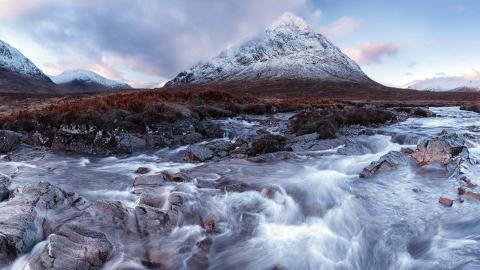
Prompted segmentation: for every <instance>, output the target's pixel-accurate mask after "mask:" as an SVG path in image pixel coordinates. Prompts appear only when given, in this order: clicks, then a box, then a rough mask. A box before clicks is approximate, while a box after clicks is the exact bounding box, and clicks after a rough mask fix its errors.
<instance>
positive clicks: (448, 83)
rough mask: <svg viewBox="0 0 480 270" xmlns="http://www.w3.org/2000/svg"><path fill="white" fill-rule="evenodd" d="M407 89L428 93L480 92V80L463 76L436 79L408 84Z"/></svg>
mask: <svg viewBox="0 0 480 270" xmlns="http://www.w3.org/2000/svg"><path fill="white" fill-rule="evenodd" d="M407 88H409V89H416V90H428V91H439V92H445V91H480V80H469V79H465V78H464V77H461V76H450V77H435V78H429V79H425V80H418V81H414V82H411V83H409V84H407Z"/></svg>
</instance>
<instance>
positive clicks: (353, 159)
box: [0, 108, 480, 270]
mask: <svg viewBox="0 0 480 270" xmlns="http://www.w3.org/2000/svg"><path fill="white" fill-rule="evenodd" d="M432 110H433V111H435V112H436V113H437V115H438V116H437V117H436V118H410V119H408V120H407V121H405V122H402V123H398V124H395V125H392V126H386V127H382V128H378V129H377V131H378V132H377V133H378V134H384V135H374V136H362V137H361V138H359V139H361V140H362V141H365V142H366V143H365V145H367V146H368V147H369V149H370V150H371V153H368V154H364V155H351V156H346V155H341V154H338V153H337V151H336V150H337V149H336V148H335V149H330V150H327V151H318V152H305V153H297V154H298V158H297V159H292V160H283V161H277V162H272V163H252V162H250V161H247V160H241V159H233V160H232V159H228V160H222V161H219V162H209V163H205V164H191V163H184V162H183V161H182V160H181V154H182V151H183V150H185V148H181V149H177V150H161V151H158V152H154V153H139V154H136V155H134V156H131V157H107V158H99V157H86V156H80V155H66V154H59V153H54V152H50V151H43V150H33V149H30V148H26V147H25V148H22V149H21V150H20V151H18V152H17V153H15V158H14V160H16V161H15V162H9V161H0V172H1V173H3V174H7V175H15V178H14V180H13V183H12V184H13V186H14V187H15V186H21V185H24V184H26V183H29V182H32V181H39V180H46V181H50V182H51V183H53V184H56V185H59V186H60V187H61V188H64V189H65V190H69V191H74V192H76V193H78V194H79V195H81V196H84V197H85V198H87V199H89V200H92V201H93V200H118V201H121V202H122V203H124V204H125V205H126V206H127V207H130V208H132V207H134V206H135V205H136V203H137V199H138V194H135V193H132V189H131V186H132V182H133V179H134V177H135V174H134V171H135V169H136V168H138V167H139V166H144V167H148V168H150V169H151V170H152V171H151V172H150V173H151V174H155V173H158V172H161V171H164V170H168V171H171V172H177V171H180V170H191V171H192V174H193V175H195V177H196V178H197V179H202V180H205V181H209V180H210V181H213V180H215V179H218V178H219V177H221V176H228V178H231V179H236V180H238V181H241V182H243V183H246V184H250V185H254V186H258V187H260V188H259V189H257V190H250V191H246V192H241V193H239V192H227V193H214V192H210V191H209V190H208V189H200V188H198V187H197V186H196V185H195V182H194V183H182V184H178V183H168V184H165V187H163V189H162V191H161V192H163V193H162V194H164V196H168V194H169V193H170V192H171V191H172V190H173V189H176V190H182V191H183V192H186V193H188V194H189V196H191V197H192V198H193V199H192V201H191V203H192V207H197V208H201V209H204V211H205V212H207V213H208V214H209V215H211V216H214V217H216V220H219V223H218V224H217V227H218V228H219V231H220V232H219V233H218V234H216V235H214V236H213V237H212V240H213V243H212V246H211V248H210V250H209V253H208V269H325V270H330V269H332V270H341V269H342V270H343V269H345V270H347V269H368V270H371V269H379V270H383V269H392V270H393V269H435V270H437V269H480V242H479V241H480V215H479V214H478V213H480V202H479V201H472V200H465V202H464V203H463V204H454V206H453V207H451V208H448V207H444V206H442V205H440V204H439V203H438V198H439V197H440V196H442V195H447V196H450V197H455V196H456V195H455V191H454V190H455V187H457V186H458V183H456V182H455V181H452V180H451V179H448V177H447V174H446V170H445V168H443V167H442V166H439V165H431V166H426V167H418V166H416V165H415V164H413V163H412V164H410V165H408V166H405V167H401V168H399V169H397V170H392V171H385V172H381V173H380V174H378V175H376V176H375V177H373V178H368V179H361V178H359V177H358V174H359V173H360V172H361V170H362V169H363V168H364V167H366V166H367V165H368V164H369V163H370V162H372V161H376V160H378V159H379V157H381V156H382V155H384V154H386V153H388V152H389V151H392V150H399V149H400V148H401V147H404V146H410V147H412V146H413V144H414V143H411V142H410V141H412V140H418V139H421V138H426V137H428V136H433V135H437V134H438V133H440V132H441V131H442V130H443V129H446V130H448V131H450V132H456V133H462V134H463V133H468V134H470V138H471V139H470V141H469V145H468V146H469V150H470V153H471V154H472V155H473V156H478V155H479V154H480V144H479V140H478V139H479V138H480V128H475V127H480V117H479V115H478V114H476V113H473V112H465V111H460V110H459V109H458V108H432ZM228 124H229V125H233V127H237V130H242V131H244V130H249V129H252V128H254V126H255V124H254V122H252V121H250V122H249V121H247V120H241V121H240V120H229V122H228ZM399 136H403V137H405V138H407V139H406V140H405V141H406V144H408V145H400V144H397V143H394V142H392V141H395V140H392V138H393V137H399ZM476 176H479V175H476ZM473 180H474V181H475V180H476V181H477V182H480V180H479V179H473ZM159 192H160V191H159ZM209 192H210V193H209ZM208 194H210V195H208ZM0 207H1V205H0ZM202 237H204V232H203V231H202V229H201V228H200V226H198V225H196V224H187V225H185V226H183V227H180V228H177V229H175V230H174V231H173V232H172V233H171V234H170V235H168V236H165V237H162V238H160V239H158V242H159V246H161V247H162V248H163V249H164V250H165V252H166V253H167V254H169V261H168V263H167V264H166V265H167V268H168V269H179V268H180V269H181V268H183V269H186V268H187V265H186V263H185V262H186V260H187V259H188V258H189V257H190V256H191V254H190V253H189V252H183V253H182V252H180V251H179V250H180V249H181V245H182V243H183V242H184V241H185V239H187V238H188V239H189V238H192V239H196V240H199V239H202ZM121 244H122V247H123V248H118V249H117V252H116V253H115V256H114V257H113V258H112V259H111V260H110V261H109V262H108V263H107V264H106V265H105V266H104V269H148V268H147V267H146V266H143V265H142V264H141V263H139V262H137V261H135V260H134V259H132V258H130V257H128V256H126V255H125V252H123V251H122V250H129V248H128V247H129V246H131V247H132V248H133V247H138V246H139V245H140V246H141V243H135V242H134V241H133V242H122V243H121ZM40 245H45V242H41V243H39V244H37V247H35V248H34V250H33V251H32V253H34V252H35V250H37V249H38V246H40ZM29 256H30V254H27V255H25V256H23V257H21V258H19V259H17V261H16V262H15V263H14V264H13V265H10V266H8V267H6V268H5V269H12V270H20V269H29V268H28V257H29Z"/></svg>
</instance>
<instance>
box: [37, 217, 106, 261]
mask: <svg viewBox="0 0 480 270" xmlns="http://www.w3.org/2000/svg"><path fill="white" fill-rule="evenodd" d="M112 252H113V245H112V244H111V243H110V242H109V241H108V239H107V237H106V236H105V234H103V233H101V232H97V231H93V230H90V229H87V228H84V227H81V226H75V225H66V226H63V227H62V228H61V229H60V230H59V231H58V232H57V233H56V234H51V235H50V236H49V237H48V245H47V246H46V247H45V248H44V250H43V252H41V253H40V254H39V255H37V256H36V257H34V258H32V259H30V262H29V267H30V269H32V270H44V269H45V270H47V269H48V270H50V269H51V270H57V269H58V270H63V269H74V270H83V269H85V270H94V269H100V268H101V267H102V265H103V264H104V263H105V262H107V261H108V259H109V258H110V257H111V254H112Z"/></svg>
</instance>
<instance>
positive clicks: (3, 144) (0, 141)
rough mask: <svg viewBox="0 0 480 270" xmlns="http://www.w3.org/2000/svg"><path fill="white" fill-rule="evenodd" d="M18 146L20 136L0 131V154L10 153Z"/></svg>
mask: <svg viewBox="0 0 480 270" xmlns="http://www.w3.org/2000/svg"><path fill="white" fill-rule="evenodd" d="M19 145H20V134H18V133H16V132H13V131H9V130H0V154H5V153H8V152H11V151H13V150H15V149H16V148H17V147H18V146H19Z"/></svg>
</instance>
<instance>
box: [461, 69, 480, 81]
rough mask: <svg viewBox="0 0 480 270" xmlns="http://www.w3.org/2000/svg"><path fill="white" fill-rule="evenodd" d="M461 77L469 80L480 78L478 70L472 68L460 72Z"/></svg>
mask: <svg viewBox="0 0 480 270" xmlns="http://www.w3.org/2000/svg"><path fill="white" fill-rule="evenodd" d="M462 78H463V79H465V80H470V81H477V80H480V71H478V70H476V69H473V68H472V69H470V70H469V71H467V72H464V73H463V74H462Z"/></svg>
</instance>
